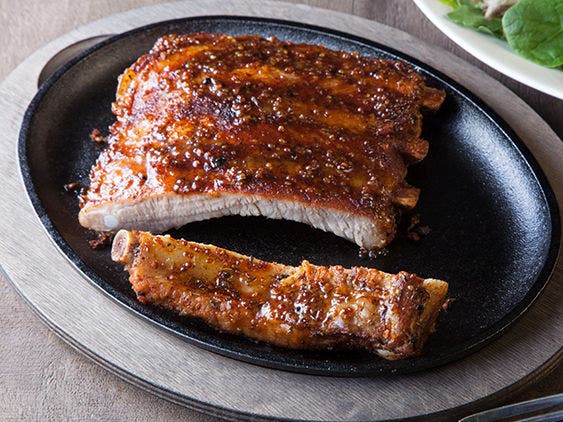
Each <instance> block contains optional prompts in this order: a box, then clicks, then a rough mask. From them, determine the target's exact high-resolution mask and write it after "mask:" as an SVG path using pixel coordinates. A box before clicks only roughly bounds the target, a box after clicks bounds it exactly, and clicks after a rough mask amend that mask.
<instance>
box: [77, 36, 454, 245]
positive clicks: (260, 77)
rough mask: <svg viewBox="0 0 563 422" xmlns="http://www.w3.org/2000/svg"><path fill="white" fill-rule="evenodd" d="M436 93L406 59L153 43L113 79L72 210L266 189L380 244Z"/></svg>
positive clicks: (245, 43) (215, 43) (267, 44)
mask: <svg viewBox="0 0 563 422" xmlns="http://www.w3.org/2000/svg"><path fill="white" fill-rule="evenodd" d="M443 98H444V94H443V92H441V91H437V90H435V89H432V88H428V87H426V86H425V84H424V81H423V79H422V77H421V76H420V75H419V74H418V73H416V72H415V70H414V69H413V68H412V67H411V66H409V65H408V64H406V63H403V62H400V61H394V60H381V59H376V58H369V57H363V56H361V55H359V54H358V53H348V52H343V51H333V50H330V49H327V48H325V47H322V46H317V45H308V44H292V43H289V42H284V41H280V40H278V39H276V38H273V37H272V38H268V39H263V38H260V37H258V36H254V35H249V36H237V37H233V36H228V35H222V34H207V33H197V34H190V35H169V36H165V37H162V38H160V39H159V40H158V41H157V42H156V44H155V46H154V47H153V48H152V50H151V51H150V53H149V54H147V55H145V56H142V57H141V58H139V59H138V60H137V62H136V63H134V64H133V65H132V66H131V67H130V68H128V69H127V70H126V71H125V72H124V74H123V75H122V76H121V77H120V82H119V87H118V90H117V99H116V101H115V103H114V104H113V112H114V114H115V115H116V117H117V121H116V122H115V123H114V124H113V125H112V126H111V128H110V136H109V147H108V148H107V150H106V151H105V152H103V153H102V154H101V156H100V158H99V159H98V161H97V163H96V164H95V166H94V167H93V169H92V172H91V184H90V188H89V190H88V192H87V194H86V196H85V198H84V201H83V207H85V208H88V207H91V206H95V205H98V204H102V203H107V202H115V201H130V200H139V199H143V198H148V197H151V196H155V195H163V194H170V193H175V194H179V195H190V194H194V193H205V194H209V195H218V194H221V193H241V194H253V195H262V196H265V197H275V198H280V199H287V200H291V201H299V202H303V203H306V204H308V205H310V206H312V207H315V206H320V207H328V208H332V209H338V210H343V211H346V212H347V213H349V214H358V215H364V216H368V217H369V218H371V219H373V221H374V222H375V224H377V225H378V226H379V227H380V228H382V229H383V230H382V231H383V232H384V233H386V236H387V237H388V240H390V239H391V238H392V236H393V233H394V230H395V213H396V210H397V208H401V207H406V208H411V207H413V206H414V205H415V204H416V201H417V199H418V190H417V189H415V188H412V187H410V186H408V185H407V184H406V182H405V181H404V178H405V176H406V173H407V165H408V164H409V163H411V162H414V161H417V160H420V159H422V158H423V157H424V156H425V155H426V153H427V150H428V144H427V143H426V141H424V140H421V139H420V138H419V136H420V132H421V121H422V116H421V112H420V110H421V108H423V107H426V108H431V109H436V108H438V107H439V106H440V104H441V102H442V100H443Z"/></svg>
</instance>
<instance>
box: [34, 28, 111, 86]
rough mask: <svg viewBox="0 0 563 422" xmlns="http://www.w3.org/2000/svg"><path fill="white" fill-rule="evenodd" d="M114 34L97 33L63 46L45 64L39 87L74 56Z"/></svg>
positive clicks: (38, 81)
mask: <svg viewBox="0 0 563 422" xmlns="http://www.w3.org/2000/svg"><path fill="white" fill-rule="evenodd" d="M113 35H114V34H105V35H97V36H95V37H90V38H86V39H84V40H80V41H77V42H75V43H74V44H71V45H69V46H68V47H65V48H63V49H62V50H61V51H59V52H58V53H57V54H55V55H54V56H53V57H51V58H50V59H49V61H48V62H47V63H46V64H45V66H43V69H41V72H40V73H39V77H38V78H37V87H38V88H39V87H40V86H41V85H42V84H43V83H44V82H45V81H46V80H47V79H49V77H50V76H51V75H52V74H53V73H55V72H56V71H57V70H59V69H60V68H61V67H62V66H63V65H64V64H65V63H68V62H69V61H70V60H72V59H73V58H74V57H76V56H77V55H79V54H80V53H82V52H83V51H85V50H87V49H89V48H90V47H93V46H94V45H96V44H98V43H100V42H102V41H105V40H107V39H108V38H110V37H113Z"/></svg>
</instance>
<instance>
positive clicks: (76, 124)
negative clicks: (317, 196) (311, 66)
mask: <svg viewBox="0 0 563 422" xmlns="http://www.w3.org/2000/svg"><path fill="white" fill-rule="evenodd" d="M197 31H207V32H221V33H228V34H233V35H240V34H254V33H257V34H260V35H262V36H269V35H275V36H277V37H279V38H280V39H284V40H289V41H292V42H307V43H312V44H316V43H318V44H323V45H325V46H326V47H329V48H332V49H341V50H347V51H359V52H360V53H362V54H364V55H368V56H376V57H385V58H398V59H401V60H405V61H407V62H409V63H411V64H413V65H414V66H415V67H416V68H417V69H418V70H419V71H420V72H421V73H422V74H423V75H424V76H425V78H426V80H427V83H428V84H429V85H431V86H435V87H439V88H441V89H444V90H445V91H446V93H447V97H446V101H445V103H444V104H443V106H442V108H441V109H440V110H439V112H438V113H436V114H434V115H430V116H427V117H426V118H425V120H424V131H423V137H424V138H425V139H427V140H428V141H429V142H430V152H429V154H428V157H427V158H426V159H425V160H424V161H423V162H422V163H420V164H417V165H415V166H413V167H411V169H410V170H409V177H408V179H409V181H410V182H411V184H413V185H415V186H418V187H420V188H421V189H422V195H421V197H420V201H419V204H418V206H417V209H416V211H417V212H418V213H420V216H421V221H422V224H424V225H428V226H429V227H430V228H431V232H430V233H429V234H428V235H427V236H425V237H424V238H423V239H422V240H420V241H419V242H412V241H410V240H409V239H408V238H407V237H406V235H405V233H404V230H402V231H401V232H400V233H399V235H398V237H397V239H396V240H395V241H394V242H393V243H392V244H391V245H390V247H389V253H388V255H386V256H381V257H378V258H375V259H369V258H359V257H358V247H357V246H356V245H354V244H352V243H350V242H348V241H346V240H343V239H340V238H338V237H336V236H334V235H332V234H329V233H325V232H322V231H320V230H315V229H313V228H310V227H308V226H305V225H303V224H298V223H292V222H289V221H274V220H268V219H265V218H242V217H228V218H221V219H214V220H209V221H204V222H199V223H192V224H188V225H186V226H184V227H182V228H181V229H179V230H174V231H170V232H169V233H170V234H171V235H173V236H176V237H183V238H186V239H189V240H193V241H197V242H204V243H212V244H215V245H218V246H222V247H225V248H228V249H232V250H235V251H237V252H240V253H244V254H247V255H253V256H255V257H257V258H260V259H265V260H274V261H278V262H283V263H286V264H294V265H296V264H299V263H300V261H301V260H303V259H307V260H309V261H311V262H313V263H315V264H321V265H329V264H340V265H344V266H348V267H349V266H353V265H362V266H368V267H369V266H373V267H377V268H379V269H381V270H384V271H388V272H396V271H399V270H406V271H410V272H415V273H417V274H420V275H422V276H425V277H434V278H440V279H444V280H447V281H448V282H449V284H450V290H449V296H450V297H453V298H455V299H456V300H455V302H453V305H452V306H451V308H450V310H449V311H448V312H447V313H442V315H441V316H440V318H439V320H438V325H437V331H436V333H435V334H434V335H433V336H432V337H431V338H430V339H429V341H428V342H427V345H426V347H425V353H424V354H423V355H422V356H420V357H417V358H414V359H410V360H403V361H395V362H389V361H385V360H383V359H380V358H377V357H375V356H373V355H371V354H368V353H364V352H349V351H345V352H336V351H333V352H311V351H294V350H285V349H281V348H276V347H271V346H268V345H266V344H262V343H257V342H253V341H250V340H247V339H244V338H242V337H237V336H233V335H228V334H224V333H219V332H217V331H215V330H214V329H212V328H209V327H208V326H207V325H205V324H204V323H202V322H200V321H197V320H194V319H190V318H185V317H179V316H176V315H174V314H172V313H170V312H167V311H164V310H162V309H159V308H155V307H150V306H141V305H140V303H139V302H138V301H137V300H136V298H135V295H134V293H133V291H132V290H131V287H130V285H129V283H128V280H127V274H126V273H125V272H124V271H123V268H122V266H121V265H117V264H115V263H113V262H112V261H111V259H110V254H109V249H106V250H101V251H94V250H92V249H90V247H89V245H88V242H87V239H91V238H92V237H93V235H92V233H91V232H89V231H88V230H86V229H84V228H82V227H81V226H80V225H79V224H78V220H77V213H78V203H77V199H76V198H75V197H74V196H73V195H71V194H69V193H67V192H64V190H63V186H64V185H65V184H67V183H69V182H71V181H78V182H80V183H81V184H87V181H88V172H89V169H90V167H91V165H92V164H93V163H94V161H95V159H96V158H97V156H98V154H99V153H100V151H101V148H102V147H100V146H99V145H97V144H96V143H94V142H91V141H90V140H89V133H90V132H91V131H92V129H94V128H99V129H102V130H105V129H106V128H107V127H108V125H110V124H111V123H112V122H113V120H114V118H113V116H112V114H111V111H110V104H111V102H112V101H113V99H114V96H115V89H116V83H117V77H118V75H119V74H120V73H121V72H122V71H123V70H124V69H125V68H126V67H127V66H129V65H130V64H131V63H132V62H134V61H135V60H136V59H137V57H139V56H140V55H142V54H144V53H145V52H147V51H148V50H149V49H150V48H151V46H152V45H153V43H154V42H155V40H156V39H157V38H158V37H159V36H161V35H165V34H169V33H189V32H197ZM19 159H20V166H21V170H22V174H23V178H24V182H25V185H26V188H27V191H28V193H29V196H30V198H31V201H32V203H33V206H34V208H35V210H36V212H37V213H38V215H39V217H40V219H41V221H42V223H43V225H44V226H45V227H46V229H47V231H48V233H49V235H50V236H51V238H52V239H53V240H54V242H55V243H56V245H57V246H58V248H59V249H60V250H61V252H62V253H63V254H65V255H66V256H67V257H68V258H69V259H70V261H72V262H73V263H74V265H75V266H76V267H77V268H78V269H79V270H80V271H81V272H82V273H83V274H84V275H85V277H86V278H87V279H88V280H90V281H91V282H92V283H94V284H95V285H96V286H98V287H99V288H101V289H102V290H103V291H104V292H106V293H107V294H108V295H110V296H111V297H113V298H114V299H116V300H117V301H118V302H119V303H120V304H122V305H123V306H126V307H127V308H129V309H131V310H132V311H134V312H136V313H137V314H138V315H141V316H143V317H146V318H148V319H149V320H150V321H152V322H154V323H156V324H158V325H160V326H161V327H162V328H163V329H166V330H169V331H171V332H173V333H175V334H177V335H179V336H181V337H183V338H185V339H186V340H187V341H189V342H191V343H194V344H197V345H199V346H201V347H204V348H206V349H209V350H212V351H215V352H218V353H221V354H223V355H226V356H230V357H233V358H236V359H240V360H244V361H247V362H252V363H256V364H259V365H264V366H268V367H272V368H278V369H284V370H290V371H297V372H303V373H310V374H324V375H336V376H366V375H376V374H385V373H404V372H412V371H417V370H422V369H428V368H431V367H435V366H438V365H441V364H444V363H447V362H451V361H453V360H456V359H459V358H461V357H463V356H465V355H467V354H469V353H471V352H473V351H475V350H477V349H478V348H479V347H481V346H483V345H484V344H486V343H487V342H489V341H491V340H492V339H493V338H495V337H497V336H498V335H500V333H501V332H502V331H503V329H505V328H506V327H507V326H509V325H510V324H511V323H512V322H513V321H514V320H515V319H516V318H517V317H518V316H520V315H521V314H522V313H523V312H524V311H525V310H526V308H527V307H528V306H529V305H530V304H531V303H532V302H533V301H534V299H535V298H536V297H537V295H538V294H539V293H540V291H541V290H542V289H543V288H544V286H545V284H546V283H547V281H548V279H549V276H550V274H551V271H552V269H553V266H554V264H555V259H556V257H557V253H558V248H559V233H560V226H559V224H560V222H559V215H558V208H557V204H556V201H555V199H554V195H553V193H552V191H551V188H550V187H549V185H548V183H547V180H546V178H545V176H544V175H543V173H542V171H541V169H540V168H539V166H538V165H537V163H536V162H535V160H534V158H533V157H532V155H531V154H530V153H529V151H528V150H527V149H526V147H525V145H524V144H523V143H522V141H521V140H519V139H518V137H517V135H516V134H515V133H514V132H513V131H512V130H511V129H510V127H509V126H508V125H507V124H506V123H505V122H504V121H503V120H502V119H501V118H500V117H499V116H498V115H497V114H496V113H495V112H494V111H492V110H491V109H490V108H489V107H487V105H486V104H484V103H483V102H482V101H481V100H480V99H479V98H477V97H476V96H474V95H473V94H471V93H470V92H468V91H467V90H466V89H464V88H463V87H462V86H461V85H460V84H458V83H456V82H454V81H452V80H451V79H449V78H448V77H446V76H444V75H443V74H441V73H440V72H438V71H436V70H434V69H432V68H430V67H428V66H426V65H425V64H423V63H421V62H419V61H417V60H415V59H413V58H411V57H408V56H406V55H404V54H401V53H399V52H397V51H394V50H392V49H390V48H387V47H385V46H383V45H379V44H377V43H375V42H372V41H369V40H365V39H361V38H358V37H355V36H351V35H347V34H343V33H339V32H336V31H332V30H327V29H323V28H319V27H313V26H307V25H303V24H298V23H291V22H284V21H278V20H271V19H261V18H247V17H232V16H231V17H226V16H223V17H221V16H213V17H196V18H185V19H180V20H175V21H168V22H162V23H158V24H154V25H149V26H146V27H143V28H139V29H136V30H133V31H130V32H127V33H124V34H120V35H117V36H115V37H113V38H110V39H109V40H107V41H104V42H102V43H100V44H98V45H96V46H95V47H93V48H91V49H89V50H88V51H86V52H84V53H83V54H81V55H79V56H78V57H76V58H75V59H73V60H72V61H71V62H69V63H68V64H66V65H65V66H63V68H61V69H60V70H59V71H58V72H57V73H55V74H54V75H53V76H52V77H51V78H50V79H49V80H47V82H46V83H44V84H43V85H42V86H41V87H40V89H39V92H38V93H37V95H36V96H35V98H34V99H33V101H32V103H31V104H30V106H29V108H28V110H27V113H26V115H25V118H24V121H23V125H22V129H21V133H20V140H19ZM140 335H142V333H140Z"/></svg>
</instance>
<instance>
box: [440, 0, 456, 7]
mask: <svg viewBox="0 0 563 422" xmlns="http://www.w3.org/2000/svg"><path fill="white" fill-rule="evenodd" d="M440 3H444V4H445V5H446V6H450V7H451V8H453V9H455V8H456V7H457V0H440Z"/></svg>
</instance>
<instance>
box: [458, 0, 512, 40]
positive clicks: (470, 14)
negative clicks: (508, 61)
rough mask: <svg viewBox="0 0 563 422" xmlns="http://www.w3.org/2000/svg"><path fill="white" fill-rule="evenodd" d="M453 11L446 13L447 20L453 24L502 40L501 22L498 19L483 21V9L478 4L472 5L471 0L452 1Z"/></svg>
mask: <svg viewBox="0 0 563 422" xmlns="http://www.w3.org/2000/svg"><path fill="white" fill-rule="evenodd" d="M454 2H455V3H456V6H453V7H455V9H454V10H453V11H451V12H450V13H448V18H450V19H451V20H452V21H453V22H455V23H457V24H459V25H463V26H466V27H468V28H472V29H475V30H477V31H480V32H484V33H486V34H489V35H493V36H495V37H497V38H503V32H502V22H501V20H500V18H498V17H497V18H493V19H490V20H488V19H485V17H484V16H483V9H482V7H481V4H480V3H477V4H475V3H473V1H472V0H454Z"/></svg>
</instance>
